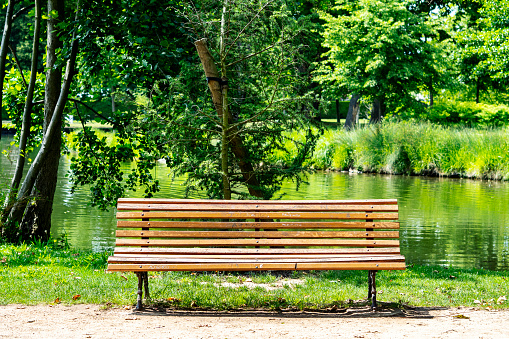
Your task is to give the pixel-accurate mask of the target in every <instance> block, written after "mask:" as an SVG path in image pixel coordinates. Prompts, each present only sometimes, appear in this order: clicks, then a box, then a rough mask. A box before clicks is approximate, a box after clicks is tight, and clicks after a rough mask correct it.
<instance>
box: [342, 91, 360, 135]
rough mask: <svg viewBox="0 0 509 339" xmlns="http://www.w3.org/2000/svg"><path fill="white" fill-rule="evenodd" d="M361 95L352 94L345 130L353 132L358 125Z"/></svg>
mask: <svg viewBox="0 0 509 339" xmlns="http://www.w3.org/2000/svg"><path fill="white" fill-rule="evenodd" d="M360 97H361V96H360V95H359V94H352V97H351V98H350V104H349V105H348V113H347V114H346V121H345V129H346V130H351V129H352V128H354V127H355V124H356V123H357V120H358V118H357V116H358V115H359V99H360Z"/></svg>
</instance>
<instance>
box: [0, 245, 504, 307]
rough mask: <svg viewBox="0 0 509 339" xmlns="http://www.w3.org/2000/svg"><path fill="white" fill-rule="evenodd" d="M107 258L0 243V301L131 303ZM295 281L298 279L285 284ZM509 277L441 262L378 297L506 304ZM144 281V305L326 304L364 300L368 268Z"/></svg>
mask: <svg viewBox="0 0 509 339" xmlns="http://www.w3.org/2000/svg"><path fill="white" fill-rule="evenodd" d="M107 256H108V253H106V252H105V253H93V252H86V251H77V250H73V249H58V248H56V247H54V246H44V245H30V246H26V245H24V246H10V245H2V246H0V262H1V263H0V289H1V290H2V293H1V294H0V304H15V303H16V304H26V305H33V304H40V303H45V304H51V303H55V302H61V303H64V304H73V303H94V304H112V305H133V304H134V303H135V301H136V288H137V278H136V276H135V275H134V274H133V273H106V272H105V268H106V258H107ZM292 279H298V280H299V281H300V283H299V284H289V285H288V284H287V285H285V284H282V282H284V281H285V280H286V281H288V280H292ZM508 279H509V272H495V271H486V270H477V269H476V270H474V269H472V270H469V269H455V268H448V267H439V266H436V267H431V266H415V267H412V268H408V269H407V270H405V271H381V272H379V273H378V274H377V290H378V300H379V301H381V302H382V303H390V304H392V305H394V306H400V305H403V304H408V305H412V306H441V307H453V306H472V307H475V306H479V307H489V308H507V307H508V304H507V301H506V300H505V299H506V298H507V297H509V295H507V286H508ZM246 281H249V282H251V283H250V284H249V285H248V284H246ZM293 281H294V280H293ZM149 282H150V292H151V297H152V300H151V301H149V302H148V303H149V304H150V303H155V304H158V305H166V306H172V307H181V308H193V307H201V308H207V309H216V310H225V309H239V308H265V309H279V308H285V309H288V308H289V309H324V308H329V307H333V306H338V307H344V306H348V305H352V304H353V303H354V301H357V302H358V301H359V300H361V301H362V302H366V297H367V272H366V271H316V272H313V271H312V272H287V273H285V274H284V275H283V276H281V274H279V273H277V272H276V273H269V272H259V273H227V272H209V273H200V272H196V273H194V272H151V273H149ZM226 283H229V284H226ZM253 284H254V285H253Z"/></svg>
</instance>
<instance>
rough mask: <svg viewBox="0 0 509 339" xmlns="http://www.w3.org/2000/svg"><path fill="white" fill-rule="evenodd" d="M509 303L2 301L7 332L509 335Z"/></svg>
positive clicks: (0, 319)
mask: <svg viewBox="0 0 509 339" xmlns="http://www.w3.org/2000/svg"><path fill="white" fill-rule="evenodd" d="M508 324H509V311H508V310H504V311H488V310H484V309H482V310H479V309H471V308H454V309H429V308H415V309H407V310H394V309H387V310H381V311H378V312H376V313H373V312H371V311H369V310H368V308H364V307H362V308H351V309H346V310H338V311H337V312H335V313H318V312H282V313H276V312H266V311H256V310H251V311H239V312H230V313H215V312H210V311H207V312H203V311H201V312H200V311H174V310H150V309H149V310H146V311H143V312H136V311H134V310H132V309H128V308H125V309H118V308H116V309H106V310H105V309H102V307H101V306H98V305H73V306H64V305H52V306H49V305H39V306H19V305H8V306H0V338H173V339H175V338H462V339H465V338H497V339H498V338H509V326H508Z"/></svg>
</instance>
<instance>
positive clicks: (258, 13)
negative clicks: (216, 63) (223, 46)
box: [222, 0, 274, 58]
mask: <svg viewBox="0 0 509 339" xmlns="http://www.w3.org/2000/svg"><path fill="white" fill-rule="evenodd" d="M272 2H274V0H270V1H268V2H267V3H266V4H265V5H263V6H262V8H260V10H259V11H258V12H257V13H256V14H255V15H253V17H252V18H251V20H249V22H248V23H247V24H246V26H244V28H242V29H241V30H240V32H239V34H237V37H236V38H235V39H234V40H233V42H232V43H231V44H230V48H228V50H226V53H225V54H224V55H223V56H222V58H226V56H227V55H228V53H229V52H230V50H231V49H232V47H233V46H235V43H236V42H237V40H239V38H240V37H241V36H242V34H244V31H245V30H246V29H247V28H248V27H249V26H250V25H251V23H252V22H253V21H254V19H256V18H257V17H258V16H259V15H260V13H261V12H262V11H263V10H264V9H265V7H267V6H268V5H269V4H271V3H272Z"/></svg>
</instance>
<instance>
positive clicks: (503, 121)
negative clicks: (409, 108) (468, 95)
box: [424, 101, 509, 126]
mask: <svg viewBox="0 0 509 339" xmlns="http://www.w3.org/2000/svg"><path fill="white" fill-rule="evenodd" d="M424 119H425V120H428V121H430V122H434V123H438V124H441V125H448V124H464V125H467V126H476V125H483V126H504V125H507V124H509V107H507V106H505V105H498V106H495V105H488V104H477V103H475V102H457V101H441V102H437V103H436V104H435V105H434V106H433V107H430V108H429V109H428V111H427V115H426V116H424Z"/></svg>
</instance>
